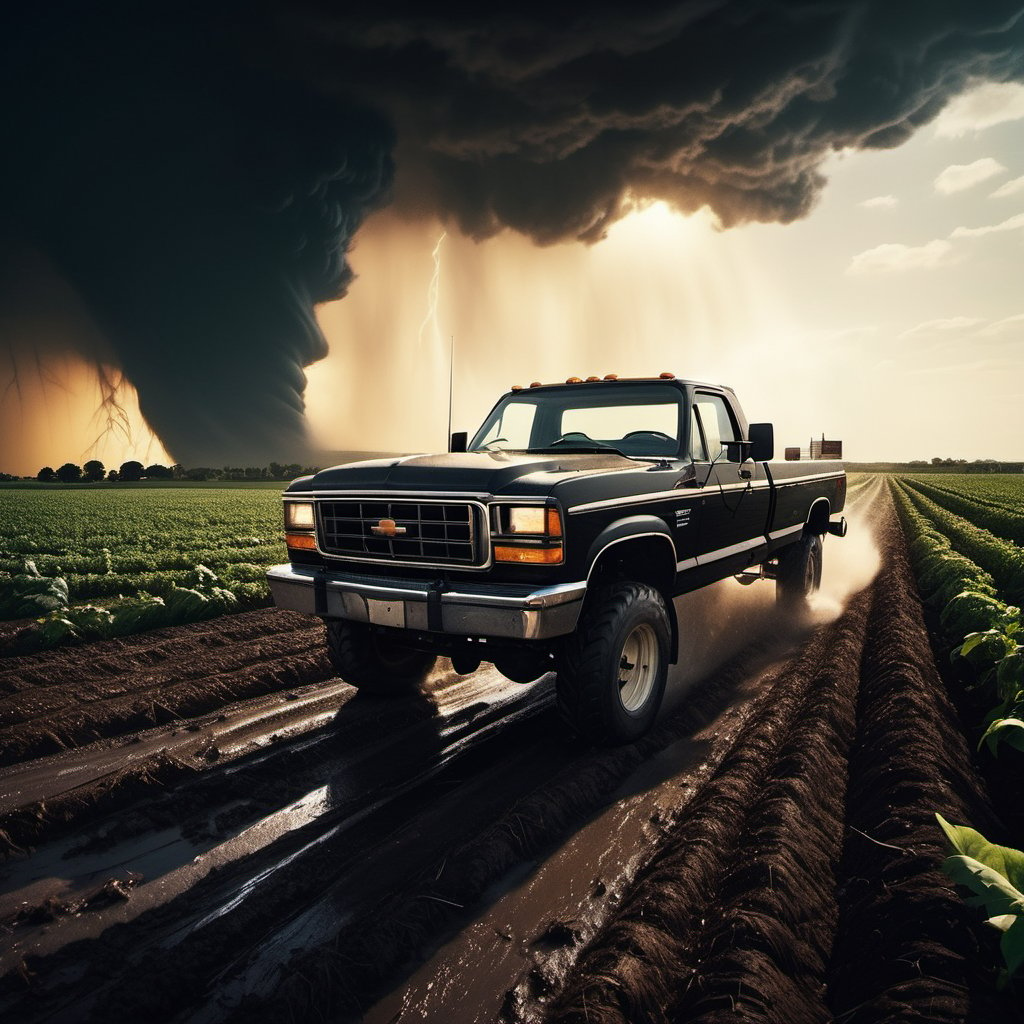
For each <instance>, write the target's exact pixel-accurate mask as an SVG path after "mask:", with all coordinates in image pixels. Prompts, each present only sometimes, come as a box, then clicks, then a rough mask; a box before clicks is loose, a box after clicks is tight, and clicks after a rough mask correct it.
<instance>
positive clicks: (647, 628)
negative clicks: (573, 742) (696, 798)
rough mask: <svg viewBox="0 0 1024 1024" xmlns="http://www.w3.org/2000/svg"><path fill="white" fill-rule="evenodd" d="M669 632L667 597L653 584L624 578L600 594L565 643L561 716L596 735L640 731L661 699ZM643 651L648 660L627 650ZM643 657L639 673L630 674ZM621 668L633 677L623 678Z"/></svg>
mask: <svg viewBox="0 0 1024 1024" xmlns="http://www.w3.org/2000/svg"><path fill="white" fill-rule="evenodd" d="M671 636H672V632H671V629H670V627H669V621H668V612H667V611H666V609H665V601H664V599H663V598H662V596H661V594H659V593H658V591H656V590H655V589H654V588H653V587H649V586H647V585H646V584H644V583H631V582H620V583H613V584H611V585H610V586H607V587H604V588H602V589H601V590H600V591H598V592H597V593H596V594H594V595H593V600H592V601H591V602H588V606H587V607H586V608H585V609H584V611H583V615H582V616H581V618H580V622H579V624H578V625H577V627H576V632H575V633H573V634H572V635H571V636H569V637H568V638H567V639H566V643H565V646H564V648H563V650H562V657H561V659H560V664H559V670H558V682H557V686H556V690H557V696H558V710H559V713H560V714H561V716H562V718H563V720H564V721H565V722H566V723H567V724H568V725H570V726H571V727H572V728H573V729H574V730H576V732H578V733H579V734H580V735H581V736H583V737H584V738H585V739H588V740H591V741H592V742H594V743H600V744H604V745H616V744H621V743H631V742H632V741H633V740H636V739H639V737H640V736H642V735H643V734H644V733H645V732H647V730H648V729H649V728H650V727H651V725H652V724H653V722H654V719H655V716H656V715H657V714H658V708H659V707H660V706H661V699H662V697H663V695H664V693H665V680H666V679H667V677H668V664H669V660H670V658H671V652H670V649H669V648H670V643H671ZM637 651H642V652H644V654H645V656H646V657H647V659H648V660H647V663H646V665H645V664H640V661H641V660H642V659H639V658H637V659H635V661H634V663H633V664H630V663H629V662H628V660H627V658H626V655H627V654H629V653H630V652H633V653H634V654H635V652H637ZM630 656H633V655H630ZM650 659H656V664H654V665H650V664H649V662H650ZM637 665H639V671H640V672H641V673H643V675H641V676H640V677H638V678H637V677H634V676H632V675H631V674H630V673H631V672H635V671H636V670H637V668H636V667H637ZM645 668H646V671H645ZM623 673H626V675H625V678H626V679H633V680H634V681H633V682H628V683H627V684H626V685H625V686H623V685H622V684H621V681H620V680H621V679H622V678H623ZM631 687H632V689H631ZM624 695H625V696H624Z"/></svg>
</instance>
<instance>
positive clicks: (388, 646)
mask: <svg viewBox="0 0 1024 1024" xmlns="http://www.w3.org/2000/svg"><path fill="white" fill-rule="evenodd" d="M327 656H328V658H330V661H331V664H332V665H333V666H334V667H335V668H336V669H337V670H338V675H340V676H341V678H342V679H344V680H345V682H346V683H350V684H351V685H352V686H355V687H356V688H357V689H359V690H362V691H363V692H364V693H370V694H374V695H378V696H401V695H405V694H412V693H417V692H418V691H419V688H420V685H421V684H422V683H423V681H424V680H425V679H426V678H427V675H428V674H429V672H430V670H431V669H432V668H433V667H434V663H435V662H436V661H437V658H436V657H435V656H434V655H433V654H425V653H423V652H422V651H417V650H413V648H411V647H406V646H405V645H404V644H401V643H396V642H394V641H392V640H390V639H388V638H386V637H382V636H381V635H380V634H379V633H377V632H375V631H374V630H372V629H371V628H370V627H369V626H367V625H366V624H365V623H362V622H351V621H349V620H348V619H328V620H327Z"/></svg>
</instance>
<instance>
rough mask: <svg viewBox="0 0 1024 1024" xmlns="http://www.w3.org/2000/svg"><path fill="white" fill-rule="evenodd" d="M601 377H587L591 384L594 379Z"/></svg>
mask: <svg viewBox="0 0 1024 1024" xmlns="http://www.w3.org/2000/svg"><path fill="white" fill-rule="evenodd" d="M600 379H601V378H600V377H588V378H587V383H588V384H589V383H590V382H591V381H592V380H600Z"/></svg>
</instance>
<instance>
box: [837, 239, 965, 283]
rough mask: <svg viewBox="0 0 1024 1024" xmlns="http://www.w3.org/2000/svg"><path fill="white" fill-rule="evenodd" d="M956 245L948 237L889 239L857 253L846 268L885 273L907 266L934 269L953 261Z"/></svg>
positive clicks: (854, 271) (851, 270)
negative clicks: (921, 242) (910, 240)
mask: <svg viewBox="0 0 1024 1024" xmlns="http://www.w3.org/2000/svg"><path fill="white" fill-rule="evenodd" d="M952 251H953V246H952V245H951V244H950V243H949V242H947V241H946V240H945V239H944V238H935V239H933V240H932V241H930V242H926V243H925V244H924V245H903V244H902V243H900V242H887V243H886V244H885V245H876V246H875V248H874V249H867V250H866V251H865V252H861V253H857V255H856V256H854V257H853V259H852V260H850V265H849V266H848V267H847V268H846V272H847V273H848V274H885V273H891V272H899V271H904V270H931V269H932V268H933V267H939V266H942V265H944V264H946V263H949V262H950V259H949V258H950V255H951V254H952Z"/></svg>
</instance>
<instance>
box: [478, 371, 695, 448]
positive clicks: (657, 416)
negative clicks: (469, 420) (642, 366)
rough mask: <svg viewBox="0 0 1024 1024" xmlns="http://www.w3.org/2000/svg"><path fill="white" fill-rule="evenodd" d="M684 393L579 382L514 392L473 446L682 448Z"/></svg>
mask: <svg viewBox="0 0 1024 1024" xmlns="http://www.w3.org/2000/svg"><path fill="white" fill-rule="evenodd" d="M681 397H682V394H681V392H680V391H679V389H678V388H675V387H671V386H668V385H662V384H636V385H630V384H615V385H608V384H604V385H597V386H595V387H587V386H586V385H582V384H574V385H572V386H570V387H567V388H564V389H559V390H557V391H539V392H534V393H531V392H525V393H523V394H515V395H510V396H509V397H508V398H506V399H505V400H504V401H503V402H501V403H499V405H498V406H497V407H496V408H495V409H494V410H493V411H492V412H491V414H490V416H488V417H487V420H486V422H485V423H484V425H483V426H482V427H481V428H480V430H479V431H478V432H477V434H476V436H475V437H474V438H473V440H472V442H471V443H470V445H469V450H470V451H505V450H514V451H534V452H536V451H556V452H557V451H566V450H571V451H601V450H604V449H612V450H614V451H618V452H621V453H622V454H623V455H633V456H652V457H661V458H664V457H671V456H675V455H678V453H679V423H680V409H681Z"/></svg>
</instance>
